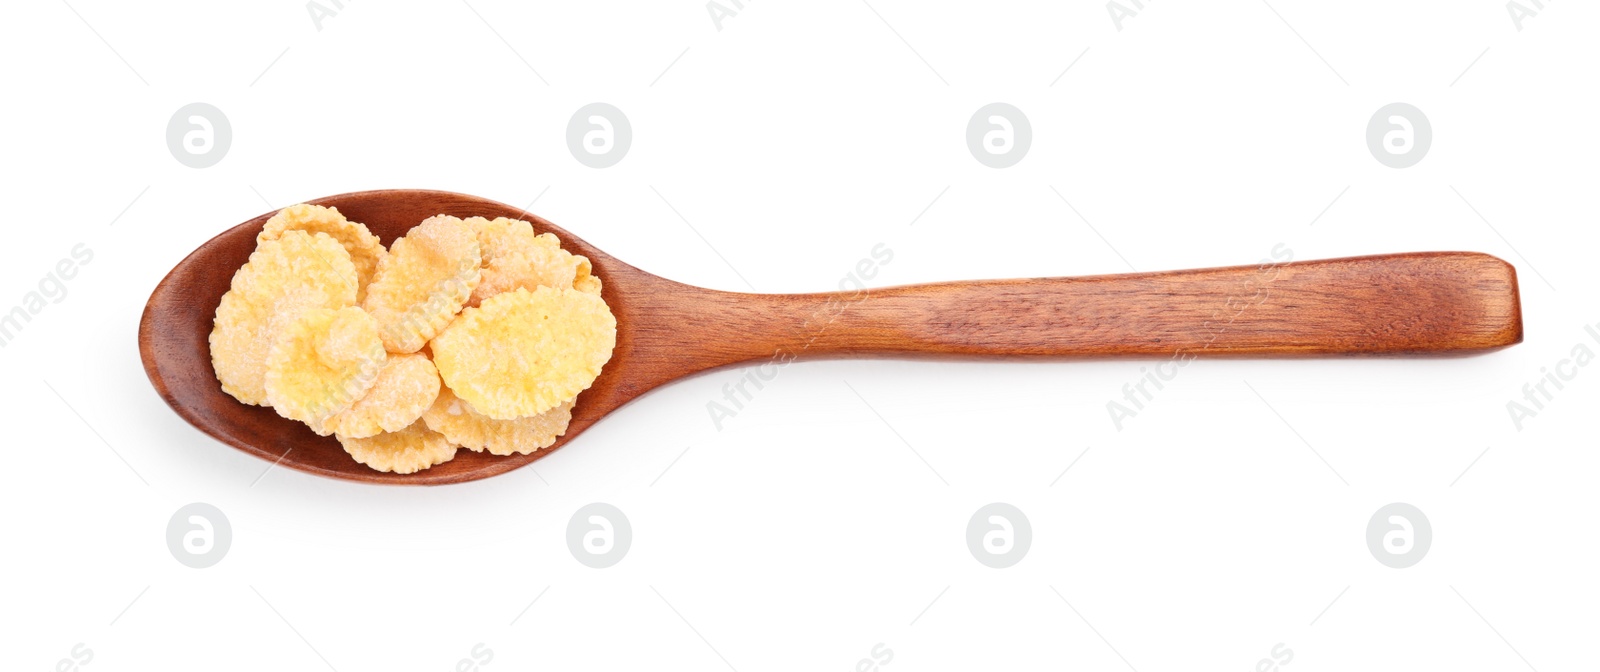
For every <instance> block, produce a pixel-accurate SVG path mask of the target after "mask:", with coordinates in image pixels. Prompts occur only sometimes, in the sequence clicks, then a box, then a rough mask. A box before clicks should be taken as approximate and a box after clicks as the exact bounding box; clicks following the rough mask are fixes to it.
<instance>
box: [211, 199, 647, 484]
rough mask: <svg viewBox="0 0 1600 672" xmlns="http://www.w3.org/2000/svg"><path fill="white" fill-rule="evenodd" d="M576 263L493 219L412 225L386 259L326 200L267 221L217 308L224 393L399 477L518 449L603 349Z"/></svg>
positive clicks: (593, 371) (590, 376)
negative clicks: (462, 452)
mask: <svg viewBox="0 0 1600 672" xmlns="http://www.w3.org/2000/svg"><path fill="white" fill-rule="evenodd" d="M600 287H601V284H600V278H598V277H596V276H594V275H593V268H592V267H591V266H590V263H589V260H588V259H586V258H584V257H582V256H579V255H574V254H571V253H569V252H567V251H566V250H563V249H561V241H560V240H558V239H557V238H556V236H555V235H554V234H551V233H541V234H535V233H534V231H533V226H532V225H531V224H529V223H528V222H524V221H520V220H514V219H507V218H504V217H501V218H497V219H493V220H489V219H485V218H482V217H472V218H468V219H459V218H456V217H452V216H449V215H438V216H434V217H429V218H428V219H426V220H423V221H422V222H421V223H419V224H418V225H417V226H415V227H413V228H412V229H411V230H410V231H409V232H407V233H406V235H405V236H404V237H402V238H400V239H398V240H395V241H394V242H393V243H392V244H390V245H389V247H388V248H387V249H385V248H384V246H383V243H382V242H381V241H380V240H379V239H378V237H377V236H374V235H372V233H371V232H370V231H368V230H367V227H366V226H365V225H363V224H361V223H359V222H353V221H350V220H348V219H346V218H345V217H344V215H341V214H340V213H339V211H338V210H337V209H335V208H325V207H322V206H317V205H303V204H302V205H293V206H289V207H287V208H284V209H283V210H281V211H279V212H278V213H277V214H276V215H273V217H272V218H271V219H269V220H267V223H266V226H265V227H264V228H263V229H262V231H261V234H260V235H259V236H257V237H256V250H255V252H254V253H252V254H251V255H250V260H249V262H247V263H246V264H245V265H244V266H243V267H241V268H240V269H239V270H238V272H236V273H234V276H233V282H232V284H231V285H230V287H229V289H228V292H227V293H226V294H224V295H223V296H222V302H221V304H219V305H218V306H217V314H216V320H215V322H214V325H213V328H212V330H211V339H210V340H211V364H212V368H213V369H215V371H216V374H217V380H218V381H219V382H221V383H222V389H223V391H225V392H227V393H228V394H230V395H232V396H233V397H234V398H235V399H238V400H239V401H241V402H243V403H246V404H252V405H257V406H270V407H272V408H273V409H274V410H276V411H277V412H278V414H279V415H281V416H283V417H285V418H290V419H293V420H298V421H300V422H303V423H305V424H306V426H307V427H310V428H311V430H312V431H314V432H316V433H317V434H319V435H322V436H327V435H330V434H331V435H333V436H335V437H336V438H338V440H339V444H340V445H342V446H344V449H345V452H347V453H349V454H350V456H351V457H353V458H355V460H356V461H357V462H360V463H362V464H365V465H367V466H369V467H371V468H373V469H376V470H378V471H392V472H395V473H399V474H410V473H415V472H417V471H420V470H423V469H427V468H428V467H431V466H433V465H436V464H439V463H442V462H448V461H449V460H450V459H451V458H453V457H455V454H456V450H457V449H458V448H467V449H469V450H473V451H485V450H487V451H489V452H490V453H491V454H494V455H511V454H513V453H515V454H521V455H527V454H529V453H532V452H534V451H537V450H540V449H542V448H547V447H549V446H550V445H551V444H553V443H555V440H556V439H557V438H558V437H560V436H561V435H562V434H564V433H566V431H567V423H568V422H570V421H571V420H572V406H573V403H574V401H575V400H576V399H577V397H578V394H579V393H581V392H583V391H584V390H586V389H588V388H589V386H590V385H591V384H593V383H594V380H595V378H596V377H597V376H599V375H600V369H601V367H603V366H605V364H606V362H607V361H610V359H611V351H612V349H613V348H614V347H615V346H616V340H617V321H616V318H615V317H613V316H612V314H611V309H610V308H609V307H608V306H606V303H605V301H604V300H602V299H601V298H600Z"/></svg>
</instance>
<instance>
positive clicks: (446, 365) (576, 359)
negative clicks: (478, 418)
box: [432, 287, 617, 420]
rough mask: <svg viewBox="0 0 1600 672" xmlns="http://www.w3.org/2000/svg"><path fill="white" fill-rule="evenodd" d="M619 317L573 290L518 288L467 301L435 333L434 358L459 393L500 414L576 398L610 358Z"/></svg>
mask: <svg viewBox="0 0 1600 672" xmlns="http://www.w3.org/2000/svg"><path fill="white" fill-rule="evenodd" d="M616 342H617V320H616V318H615V317H613V316H612V315H611V309H610V308H608V307H606V302H605V301H602V300H601V299H600V297H598V296H595V295H593V294H586V293H583V292H580V291H577V290H575V289H559V290H558V289H551V288H549V287H538V288H535V289H534V290H533V291H531V292H530V291H528V290H526V289H521V288H518V289H516V290H513V291H510V292H506V293H504V294H498V295H495V296H492V297H490V298H488V299H486V300H485V301H484V302H483V305H482V306H480V307H478V308H468V309H466V310H464V311H462V313H461V317H459V318H457V319H456V321H455V322H452V323H451V324H450V326H449V327H448V328H446V329H445V330H444V331H443V332H442V333H440V334H439V336H438V337H436V338H434V339H433V343H432V348H433V361H434V364H435V365H436V366H438V368H439V375H440V377H442V378H444V384H445V385H448V386H449V387H450V389H451V390H452V391H454V392H455V394H456V396H458V397H461V398H462V399H464V400H466V401H467V403H469V404H471V405H472V407H473V408H475V409H477V410H478V411H479V412H480V413H483V414H484V415H487V416H489V417H491V418H495V419H497V420H510V419H513V418H518V417H522V416H526V415H537V414H539V413H543V412H545V411H548V410H550V409H552V408H555V407H556V406H558V405H560V404H561V403H562V402H565V401H571V400H572V399H574V398H576V397H577V396H578V393H579V392H582V391H584V390H586V389H588V388H589V385H591V384H592V383H594V379H595V377H596V376H599V375H600V368H601V367H602V366H604V365H605V363H606V362H607V361H609V360H610V359H611V350H612V348H613V347H615V346H616Z"/></svg>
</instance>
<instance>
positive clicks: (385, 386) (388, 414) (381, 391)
mask: <svg viewBox="0 0 1600 672" xmlns="http://www.w3.org/2000/svg"><path fill="white" fill-rule="evenodd" d="M439 387H440V386H439V371H438V370H437V369H435V368H434V367H433V362H431V361H429V360H428V358H427V356H425V355H421V354H415V355H392V356H390V357H389V358H388V359H387V360H386V361H384V363H383V368H381V369H379V370H378V382H376V383H374V384H373V385H372V389H371V390H369V391H368V392H367V394H366V396H363V397H361V398H360V399H357V400H356V403H355V404H353V405H351V406H350V408H348V409H345V410H344V411H342V412H340V413H339V414H337V415H334V416H332V417H330V418H329V419H328V422H327V424H326V425H325V426H324V427H323V429H324V430H327V431H328V432H332V433H334V434H338V435H340V436H344V437H348V438H353V439H364V438H367V437H370V436H376V435H378V434H381V433H383V432H398V431H400V430H402V429H405V428H406V427H407V426H409V425H410V424H411V423H413V422H416V421H417V418H420V417H422V413H423V411H426V410H428V407H430V406H432V405H433V400H434V398H435V397H437V396H439Z"/></svg>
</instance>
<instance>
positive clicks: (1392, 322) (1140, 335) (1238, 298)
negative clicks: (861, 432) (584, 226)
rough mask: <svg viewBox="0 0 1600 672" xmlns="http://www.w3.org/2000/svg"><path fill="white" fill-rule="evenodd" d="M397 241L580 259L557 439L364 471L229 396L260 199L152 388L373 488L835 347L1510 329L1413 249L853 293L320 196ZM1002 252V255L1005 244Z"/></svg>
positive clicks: (1475, 263) (195, 272) (406, 198)
mask: <svg viewBox="0 0 1600 672" xmlns="http://www.w3.org/2000/svg"><path fill="white" fill-rule="evenodd" d="M311 202H312V203H317V204H320V205H325V206H332V207H337V208H338V209H339V211H340V212H342V213H344V214H345V215H346V216H348V217H349V218H350V219H352V220H354V221H358V222H363V223H365V224H366V225H367V227H368V228H369V229H371V230H372V232H373V233H374V234H376V235H377V236H378V237H379V238H381V239H383V241H384V243H385V244H387V243H390V242H392V241H394V240H395V239H396V238H398V237H400V236H402V235H404V234H405V232H406V231H407V230H409V229H410V228H411V227H413V226H415V225H416V224H417V223H418V222H421V221H422V220H423V219H424V218H427V217H430V216H433V215H436V214H440V213H446V214H451V215H455V216H457V217H463V218H465V217H473V216H482V217H488V218H491V219H492V218H494V217H512V218H516V219H523V220H527V221H530V222H532V223H533V226H534V228H535V229H536V230H537V231H539V232H541V233H542V232H546V231H548V232H551V233H554V234H556V236H558V237H560V238H561V241H562V246H563V247H565V248H566V249H567V250H570V251H571V252H573V253H575V254H581V255H584V256H586V257H588V258H589V260H590V261H591V262H593V264H594V273H595V275H598V276H599V277H600V279H601V280H602V281H603V282H604V285H605V289H604V298H605V300H606V303H608V304H610V306H611V310H612V312H613V313H615V314H616V317H617V346H616V350H615V352H614V354H613V355H612V357H611V361H610V363H608V364H607V365H606V367H605V370H604V371H603V372H602V373H601V374H600V377H599V378H598V379H597V380H595V382H594V385H593V386H592V387H590V388H589V389H588V390H587V391H585V392H584V393H583V394H582V395H580V396H579V397H578V403H577V405H576V407H575V408H574V409H573V413H572V424H571V425H570V426H569V427H568V428H567V433H566V435H565V436H563V437H562V438H561V439H560V440H558V441H557V442H556V444H555V445H554V446H551V447H550V448H548V449H546V450H541V451H538V452H536V453H534V454H532V455H526V456H520V455H513V456H510V457H496V456H492V455H489V454H487V453H474V452H471V451H468V450H462V451H459V452H458V453H457V454H456V458H455V459H454V460H452V461H450V462H446V463H444V464H441V465H438V466H435V467H433V468H431V469H427V470H424V471H422V472H419V473H416V474H409V475H398V474H390V473H383V472H378V471H373V470H372V469H370V468H368V467H366V466H364V465H361V464H358V463H357V462H356V461H355V460H353V459H351V458H350V457H349V456H348V455H346V454H345V452H344V450H343V449H342V448H341V447H340V446H339V444H338V442H337V441H336V440H335V439H334V438H333V437H320V436H317V435H316V434H314V433H312V432H311V431H310V430H309V429H307V428H306V427H305V426H304V425H302V424H300V423H298V422H295V421H293V420H287V419H284V418H282V417H279V416H278V414H277V413H276V412H274V411H273V410H272V409H270V408H264V407H260V406H246V405H244V404H241V403H239V402H238V401H236V400H234V399H233V397H230V396H228V395H227V394H225V393H224V392H223V391H222V388H221V386H220V385H219V384H218V383H217V379H216V377H215V375H214V374H213V373H212V369H211V356H210V350H209V348H208V346H207V336H208V335H209V334H210V333H211V321H212V317H213V315H214V314H215V312H216V308H217V303H218V301H220V300H221V297H222V294H223V292H226V291H227V290H228V283H229V281H230V279H231V278H232V277H233V273H234V271H235V270H237V269H238V268H239V267H240V266H241V265H243V264H244V263H245V261H246V260H247V259H249V257H250V253H251V251H252V250H254V249H255V245H256V240H255V239H256V234H257V233H258V232H260V231H261V227H262V225H263V224H264V223H265V222H266V221H267V218H268V217H269V216H270V215H271V214H272V213H267V214H263V215H261V216H259V217H256V218H255V219H251V220H250V221H247V222H245V223H243V224H240V225H238V226H236V227H234V228H232V229H229V230H228V231H225V232H223V233H222V235H219V236H217V237H216V238H213V239H211V240H210V241H209V242H207V243H206V244H204V245H202V246H200V249H198V250H195V251H194V252H193V253H192V254H190V255H189V256H188V257H187V258H185V259H184V260H183V261H182V262H180V263H179V264H178V265H177V267H176V268H173V269H172V272H171V273H169V274H167V277H166V278H165V279H163V280H162V281H161V284H159V285H157V286H156V288H155V291H154V292H153V293H151V295H150V301H149V303H147V304H146V305H145V310H144V317H143V319H142V321H141V322H140V324H139V354H140V356H141V357H142V358H143V360H144V367H145V372H146V373H147V374H148V375H149V376H150V383H151V384H152V385H154V386H155V389H156V391H157V392H158V393H160V394H161V397H162V398H163V399H165V400H166V402H167V404H168V405H170V406H172V408H173V410H175V411H177V412H178V415H180V416H182V417H183V419H184V420H187V421H188V422H189V423H190V424H192V425H194V426H195V427H197V428H199V429H200V431H202V432H205V433H206V434H209V435H211V436H212V437H215V438H216V439H218V440H220V441H222V442H223V443H227V444H229V445H231V446H234V447H235V448H238V449H240V450H243V451H245V452H247V453H250V454H251V455H255V456H257V457H260V458H262V459H264V460H267V461H269V462H279V463H281V464H283V465H284V466H286V467H290V468H294V469H299V470H301V471H307V472H310V473H313V474H319V475H322V476H331V477H334V478H343V479H349V480H353V481H365V482H369V483H401V484H413V485H417V484H426V485H432V484H440V483H458V482H462V481H471V480H475V479H479V478H485V477H488V476H494V475H496V474H502V473H505V472H507V471H511V470H512V469H516V468H517V467H520V466H523V465H525V464H528V463H529V462H532V461H534V460H536V459H539V458H541V457H544V456H545V455H548V454H550V452H551V451H553V450H555V449H556V448H560V447H561V446H563V445H565V444H566V443H568V442H570V441H571V440H572V439H573V438H574V437H576V436H578V435H579V434H582V433H583V431H584V430H586V429H588V428H589V427H590V426H592V425H594V423H595V422H596V421H598V420H599V419H600V418H602V417H604V416H605V415H606V414H608V413H610V412H612V411H615V410H617V409H618V408H620V407H621V406H623V405H624V404H626V403H628V402H629V401H631V400H632V399H633V398H635V397H637V396H639V395H640V394H643V393H645V392H646V391H649V390H651V389H654V388H656V387H660V386H661V385H664V384H666V383H668V382H671V381H673V380H676V379H678V378H682V377H685V376H688V375H691V374H694V373H698V372H701V371H706V370H709V369H715V368H718V367H724V366H729V365H733V364H738V363H741V362H758V361H763V360H771V361H774V362H777V363H787V362H789V361H793V360H794V359H814V358H830V357H965V358H971V357H997V356H998V357H1051V358H1074V357H1112V356H1130V357H1144V358H1163V357H1190V356H1219V355H1220V356H1248V357H1258V356H1297V355H1299V356H1303V355H1425V354H1449V353H1457V354H1460V353H1471V352H1482V351H1488V350H1494V349H1498V348H1502V347H1505V346H1508V345H1512V344H1515V343H1519V342H1521V341H1522V315H1521V306H1520V303H1519V299H1518V294H1517V276H1516V271H1515V270H1514V269H1513V268H1512V267H1511V265H1510V264H1508V263H1506V262H1504V261H1501V260H1500V259H1497V258H1495V257H1492V256H1489V255H1486V254H1479V253H1473V252H1420V253H1411V254H1392V255H1381V256H1372V257H1351V258H1345V259H1327V260H1321V261H1301V262H1292V263H1280V264H1274V263H1265V264H1260V265H1254V266H1236V267H1231V268H1211V269H1202V270H1191V271H1168V272H1161V273H1131V274H1126V275H1102V276H1093V277H1080V278H1039V279H1020V280H977V281H966V282H948V283H939V284H927V285H909V286H902V287H889V288H884V289H868V290H863V291H860V292H853V293H852V292H843V293H822V294H739V293H731V292H721V291H715V290H710V289H702V288H699V287H693V286H689V285H684V284H681V283H677V282H673V281H671V280H667V279H665V278H660V277H657V276H654V275H651V274H649V273H646V272H644V271H641V270H639V269H637V268H634V267H632V266H629V265H627V264H625V263H623V262H621V261H618V260H617V259H616V258H614V257H612V256H611V255H609V254H606V253H605V252H602V251H600V250H598V249H595V248H594V247H593V246H591V245H589V244H588V243H586V242H584V241H583V240H582V239H581V238H578V237H577V236H574V235H572V234H570V233H568V232H566V231H565V230H563V229H561V228H560V227H557V226H556V225H554V224H551V223H550V222H548V221H545V220H544V219H541V218H539V217H536V216H533V215H530V214H528V213H526V212H524V211H522V210H520V209H518V208H514V207H511V206H508V205H504V204H501V203H496V202H494V201H489V200H485V199H482V198H476V197H473V196H466V195H463V194H454V193H449V192H443V191H422V190H411V189H397V190H385V191H365V192H358V193H353V194H341V195H338V196H330V197H328V198H320V199H316V200H314V201H311ZM998 251H999V252H1002V253H1003V252H1004V249H1003V248H1001V249H1000V250H998Z"/></svg>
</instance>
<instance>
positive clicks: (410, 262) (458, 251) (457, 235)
mask: <svg viewBox="0 0 1600 672" xmlns="http://www.w3.org/2000/svg"><path fill="white" fill-rule="evenodd" d="M481 261H482V259H481V257H480V256H479V253H478V234H477V231H476V230H475V229H474V227H472V226H470V225H468V224H466V223H464V222H462V221H461V220H459V219H457V218H455V217H450V216H448V215H438V216H435V217H429V218H428V219H425V220H423V222H422V223H421V224H418V225H417V226H416V228H413V229H411V231H410V232H409V233H407V234H406V235H405V237H403V238H400V239H399V240H396V241H394V244H393V245H390V246H389V255H388V256H386V257H384V258H383V259H382V260H380V261H379V262H378V270H377V272H376V274H374V276H373V279H372V284H371V285H368V286H367V296H366V300H365V301H364V303H363V304H362V305H363V307H364V308H366V310H367V312H369V313H371V314H372V317H373V318H375V319H376V320H377V321H378V332H379V335H380V336H382V338H383V345H384V347H386V348H388V349H389V351H390V352H395V353H412V352H416V351H417V350H419V349H421V348H422V346H423V345H424V344H426V343H427V342H428V340H429V339H431V338H433V337H434V336H435V335H436V334H438V333H439V331H440V330H441V329H444V327H445V325H447V324H449V323H450V320H451V319H452V318H454V317H455V314H456V313H457V312H459V311H460V310H461V306H462V305H464V304H465V303H466V302H467V299H468V298H469V297H471V296H472V290H473V288H475V287H477V286H478V278H479V270H478V267H479V264H480V263H481Z"/></svg>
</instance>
